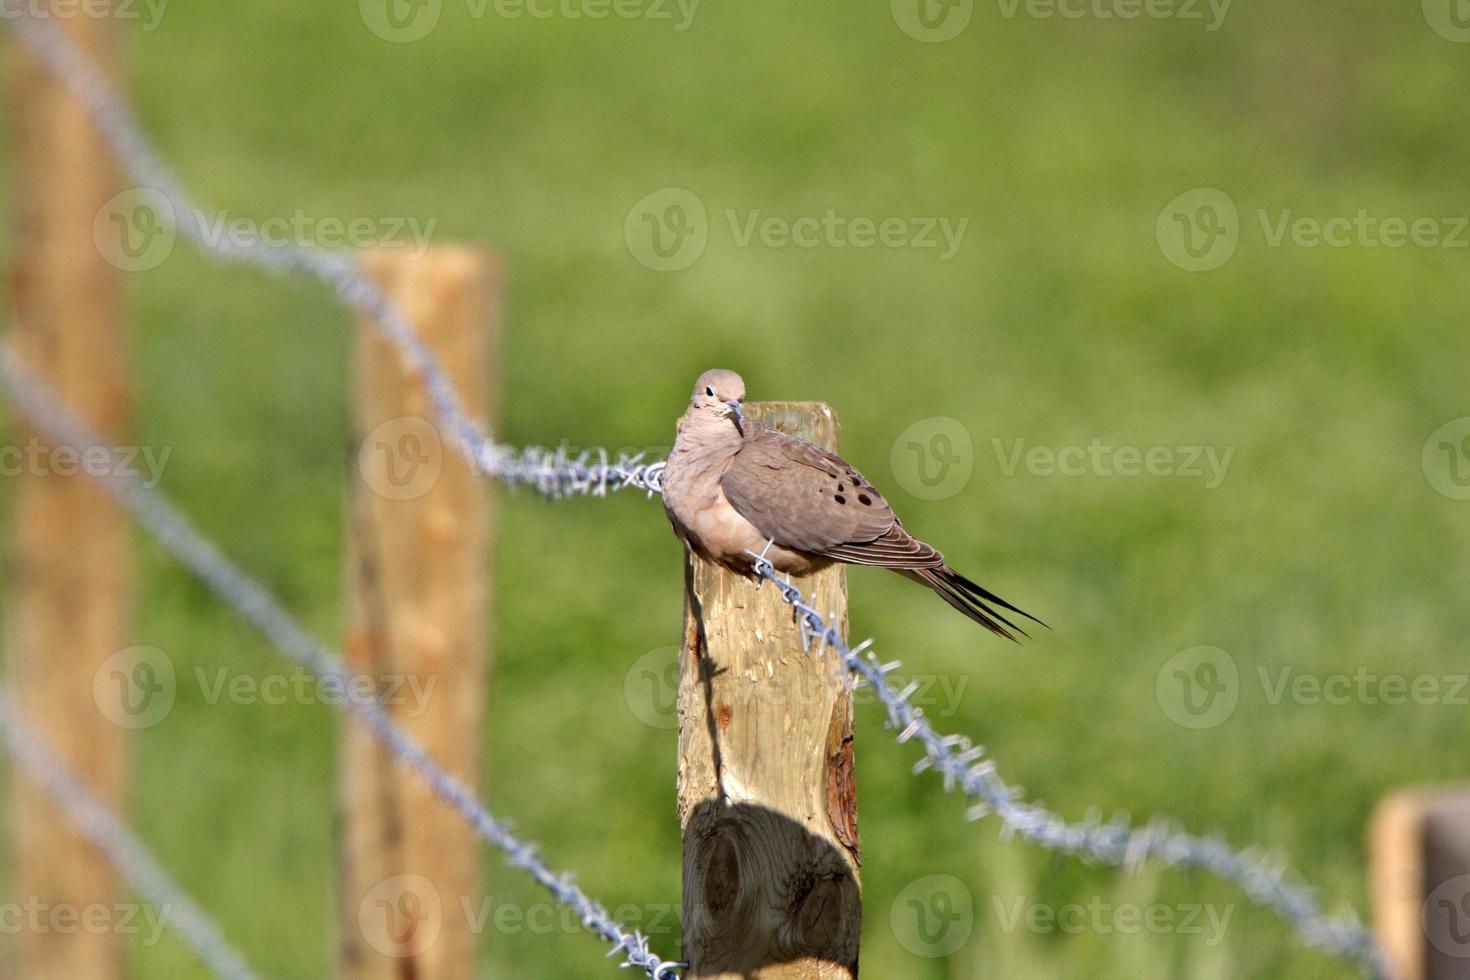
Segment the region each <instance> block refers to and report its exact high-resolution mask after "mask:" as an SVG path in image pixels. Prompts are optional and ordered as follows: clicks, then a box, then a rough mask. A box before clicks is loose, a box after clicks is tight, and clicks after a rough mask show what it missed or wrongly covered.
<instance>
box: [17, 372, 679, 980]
mask: <svg viewBox="0 0 1470 980" xmlns="http://www.w3.org/2000/svg"><path fill="white" fill-rule="evenodd" d="M0 386H3V387H4V389H5V390H6V391H7V392H8V394H9V395H10V399H11V401H12V402H13V403H14V404H15V405H16V406H17V407H18V408H19V409H20V411H21V412H22V413H23V414H24V415H25V416H26V417H27V418H28V419H29V420H30V421H31V423H32V424H33V425H34V426H36V428H38V429H39V430H41V431H42V432H44V433H46V435H47V436H48V437H49V438H51V439H53V440H54V441H56V442H57V443H60V444H64V445H68V446H71V447H72V448H73V449H74V450H76V451H77V452H78V453H85V452H87V451H89V450H91V451H93V452H95V451H96V450H97V449H99V448H100V449H102V450H105V451H106V452H108V453H109V454H110V455H111V457H112V458H113V459H114V461H118V460H119V454H118V453H117V451H116V450H115V449H114V448H112V447H110V446H107V445H106V443H105V442H103V441H102V440H101V439H99V438H98V436H97V435H96V434H95V433H94V432H92V431H91V430H90V429H89V428H88V427H87V426H85V425H84V424H83V423H82V422H81V421H80V420H79V419H77V418H76V417H75V415H73V414H72V413H71V412H70V411H69V410H68V409H67V408H66V407H65V406H63V405H62V404H61V402H60V401H59V400H58V399H57V397H56V394H55V392H54V391H53V390H52V389H51V388H50V386H48V385H46V384H45V383H44V382H43V381H41V380H40V379H39V378H37V377H35V376H34V375H33V374H31V373H30V372H29V370H28V369H27V368H26V366H25V365H24V364H23V363H22V362H21V360H20V358H19V357H18V356H17V355H16V354H15V352H14V351H10V350H6V351H5V352H4V353H3V356H0ZM102 470H103V468H102V467H89V468H87V473H88V475H89V476H92V477H94V478H95V479H97V480H98V481H99V482H100V483H101V484H102V486H103V487H105V488H106V489H107V490H108V492H109V493H111V494H112V496H113V497H114V498H116V499H117V500H118V502H119V503H120V504H122V506H123V507H124V508H125V509H127V510H128V511H129V512H130V513H132V515H133V516H134V517H135V518H136V519H137V521H138V522H139V523H140V524H141V525H142V526H143V527H144V528H146V529H147V530H148V531H150V532H151V533H152V534H153V536H154V538H155V539H156V540H157V541H158V542H159V544H161V545H162V546H163V547H164V549H165V550H167V551H169V552H170V553H171V554H173V556H174V557H175V558H177V559H178V560H179V561H180V562H181V563H182V564H183V565H184V566H185V567H186V568H188V569H189V570H190V571H192V572H193V573H194V574H195V575H196V576H198V577H199V579H200V580H202V581H203V582H204V583H205V584H206V585H208V586H209V587H210V588H211V589H213V590H214V592H215V593H216V594H217V595H218V596H219V597H220V598H221V599H223V600H224V601H225V603H226V604H227V605H229V606H230V607H231V608H232V609H234V610H235V611H236V612H237V613H239V615H240V616H241V617H242V618H244V619H245V620H246V621H247V622H249V623H250V624H252V625H253V626H255V627H256V628H257V629H258V630H260V632H261V633H263V634H264V635H265V636H266V637H267V638H268V639H269V640H270V641H271V642H272V643H273V644H274V645H275V646H276V647H277V649H279V650H280V651H281V652H282V653H284V654H285V655H286V656H287V657H289V658H291V659H292V660H294V661H296V662H297V663H298V664H301V665H302V666H303V667H305V668H306V669H307V670H309V671H311V672H312V673H313V674H315V675H316V676H317V677H320V678H322V679H323V680H328V681H333V682H334V683H335V684H336V685H337V688H338V689H340V690H342V691H343V692H345V693H344V697H343V699H342V701H341V702H340V703H338V702H336V701H335V700H334V706H336V707H338V708H339V709H340V710H342V711H344V712H347V713H350V714H352V715H353V716H355V717H356V718H357V719H358V720H359V721H361V722H362V723H363V724H364V725H366V726H367V728H368V730H369V731H371V732H372V733H373V735H374V736H376V737H377V739H378V740H379V741H380V742H382V744H383V745H384V746H385V747H386V748H387V749H388V750H389V751H390V752H392V753H393V754H394V755H395V756H397V757H398V758H399V759H401V760H402V761H403V762H404V763H405V764H407V765H408V766H409V768H411V769H412V770H413V771H414V772H416V773H417V774H418V775H419V776H420V777H421V778H422V779H423V780H424V781H425V782H427V783H428V784H429V786H430V788H432V789H433V791H434V793H435V795H437V796H438V797H439V798H440V799H441V800H442V801H443V802H445V803H446V804H448V805H449V806H450V807H452V808H453V809H454V810H456V811H458V812H459V814H460V815H461V816H463V817H464V818H465V820H466V821H467V822H468V823H469V824H470V826H471V827H472V828H473V829H474V831H475V833H476V834H477V835H478V836H479V837H480V838H481V839H483V840H485V841H486V842H488V843H489V844H491V845H492V846H494V847H496V848H497V849H499V850H501V851H502V852H504V854H505V858H506V861H507V863H509V864H510V865H511V866H512V867H515V868H519V869H520V870H521V871H524V872H525V873H526V874H527V875H529V876H530V877H531V878H532V879H533V880H534V881H536V882H537V883H538V884H539V885H541V886H542V887H543V888H545V889H546V890H547V891H548V892H550V893H551V895H552V897H554V898H555V899H556V900H557V901H558V902H560V903H561V904H563V905H565V906H567V907H568V908H570V909H572V910H573V911H574V912H576V913H577V915H578V916H579V917H580V919H581V921H582V923H583V925H585V926H586V927H587V928H588V929H590V930H591V931H592V932H593V933H595V934H596V935H597V936H598V937H600V938H601V939H602V940H604V941H605V942H607V943H610V944H612V950H611V952H610V953H609V955H621V956H622V957H623V958H624V963H623V965H624V966H629V967H635V968H637V969H639V970H641V971H643V973H645V974H646V975H647V976H648V977H650V978H652V980H672V978H674V977H677V976H678V969H679V967H680V966H681V964H680V963H678V962H676V961H671V960H664V959H661V958H660V957H659V956H658V955H657V954H656V953H654V952H653V951H652V950H651V949H650V948H649V941H648V938H647V937H645V936H644V935H642V933H640V932H638V931H636V930H634V931H627V930H624V929H623V928H622V926H621V925H620V924H619V923H618V921H617V920H616V919H614V918H613V917H612V915H611V914H610V913H609V912H608V911H607V909H606V908H604V907H603V906H602V905H601V904H600V903H598V902H596V901H593V900H592V899H591V898H589V897H588V896H587V895H586V894H585V893H584V892H583V891H582V890H581V889H580V888H578V887H577V886H576V885H575V884H573V883H572V879H571V877H570V876H569V875H567V874H557V873H556V872H554V871H552V870H551V868H549V867H548V866H547V864H546V863H545V862H544V861H543V860H542V859H541V857H540V856H539V854H538V853H537V848H536V846H535V845H534V844H531V843H528V842H526V841H524V840H522V839H520V838H519V837H517V836H516V835H515V834H514V833H512V831H511V829H510V827H509V825H507V824H506V823H504V822H503V821H501V820H498V819H497V818H495V817H494V816H492V815H491V814H490V812H489V811H488V810H486V809H485V807H483V806H482V805H481V804H480V803H479V802H478V800H476V798H475V796H474V794H473V793H471V792H470V790H469V789H468V788H467V787H466V786H465V785H464V784H463V783H461V782H460V781H459V780H458V779H456V778H455V777H453V776H451V775H450V774H449V773H447V772H445V771H444V769H442V768H441V767H440V766H439V765H438V764H437V763H435V762H434V760H433V759H431V758H430V757H429V755H428V753H427V752H425V751H424V749H423V748H422V747H421V746H420V745H419V744H418V743H417V742H415V741H414V740H413V739H412V738H410V737H409V736H408V735H406V734H405V733H404V732H403V731H402V730H401V729H399V728H398V727H397V726H396V725H394V724H393V722H392V720H391V719H390V718H389V717H388V714H387V712H386V711H384V710H383V708H382V706H381V705H380V704H379V703H378V701H377V700H375V699H374V698H373V697H372V696H370V695H368V694H365V693H363V692H362V691H360V690H359V689H358V687H357V685H355V684H352V683H349V681H350V678H349V676H348V674H347V672H346V670H345V669H344V668H343V666H342V663H341V660H340V658H339V657H338V656H337V655H336V654H335V653H333V652H332V651H331V650H329V649H328V648H327V647H325V646H323V645H322V644H321V643H320V642H318V641H317V640H315V639H314V638H312V636H311V635H310V634H308V633H307V632H306V630H305V629H303V628H302V626H301V625H300V624H299V623H297V621H296V620H295V619H294V618H292V616H291V615H290V614H289V613H287V612H286V610H285V608H284V607H282V606H281V604H280V602H279V601H277V599H276V598H275V597H274V596H273V595H271V593H270V592H269V591H268V590H267V589H266V588H265V587H264V586H263V585H262V584H261V583H260V582H258V581H257V580H256V579H254V578H252V577H250V576H249V575H248V574H246V573H245V572H244V571H243V570H242V569H241V568H240V567H239V566H237V565H236V564H234V563H233V562H232V561H230V559H228V558H226V557H225V556H224V554H222V553H221V552H220V551H219V549H218V548H217V547H215V545H214V544H213V543H212V542H210V541H209V540H208V539H206V538H205V537H204V536H203V535H202V534H200V533H199V531H197V530H196V529H195V528H194V527H193V525H192V524H191V523H190V522H189V520H188V519H187V518H186V517H184V515H183V514H182V513H180V512H179V511H178V510H177V509H176V508H175V507H174V505H173V504H172V503H170V502H169V500H168V499H167V498H165V497H164V496H163V495H162V494H160V493H158V492H157V491H156V490H152V489H149V488H148V487H147V486H145V485H144V483H143V481H142V480H141V479H140V478H139V477H137V476H136V475H132V471H131V470H130V469H129V468H127V467H125V466H123V465H112V466H108V467H106V468H105V472H103V471H102Z"/></svg>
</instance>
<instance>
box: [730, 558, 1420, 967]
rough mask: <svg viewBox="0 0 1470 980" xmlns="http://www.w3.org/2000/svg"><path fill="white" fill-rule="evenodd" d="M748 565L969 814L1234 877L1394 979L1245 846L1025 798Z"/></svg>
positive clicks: (1353, 926)
mask: <svg viewBox="0 0 1470 980" xmlns="http://www.w3.org/2000/svg"><path fill="white" fill-rule="evenodd" d="M754 571H755V574H756V575H757V577H758V580H759V581H760V582H771V583H772V584H774V585H775V587H776V589H777V591H779V592H780V593H781V598H782V599H783V600H784V601H785V602H786V603H787V604H788V605H790V606H791V607H792V609H794V610H795V611H796V614H797V615H798V616H799V617H800V618H801V619H802V622H803V624H804V626H805V629H806V630H807V631H809V632H810V633H812V634H814V635H820V636H822V637H824V638H825V639H826V641H827V643H828V644H830V645H831V646H832V648H833V649H834V650H836V651H837V653H838V654H839V655H840V656H841V657H842V659H843V661H844V662H845V663H846V664H847V667H848V669H849V670H850V671H852V672H853V673H855V674H857V675H859V676H860V677H862V679H863V680H864V681H865V682H866V683H867V684H869V685H871V686H872V688H873V691H874V693H875V694H876V696H877V699H878V702H879V703H880V704H881V705H882V706H883V709H884V710H885V711H886V712H887V715H888V717H887V726H888V727H889V728H890V729H892V730H894V731H896V732H897V733H898V736H897V738H898V741H899V742H902V743H907V742H911V741H917V742H918V743H919V744H920V746H922V748H923V750H924V756H923V758H922V759H920V760H919V762H918V763H917V764H915V766H914V772H915V773H916V774H917V773H922V772H928V771H930V770H933V771H936V772H938V773H939V774H940V776H941V777H942V778H943V780H944V788H945V790H946V791H947V792H953V791H954V790H956V789H958V790H959V791H960V792H962V793H963V794H964V795H965V796H966V797H968V798H969V799H970V801H971V805H970V807H969V808H968V809H967V810H966V813H965V817H966V819H969V820H978V819H979V818H981V817H983V816H988V815H989V814H992V813H993V814H995V815H996V816H998V817H999V818H1000V820H1001V823H1002V829H1003V831H1008V832H1010V833H1013V834H1015V835H1017V836H1019V837H1021V838H1022V839H1023V840H1025V841H1027V842H1028V843H1030V844H1033V845H1035V846H1037V847H1041V848H1044V849H1046V850H1050V851H1057V852H1061V853H1067V854H1073V855H1076V856H1078V857H1080V858H1082V859H1084V860H1095V861H1100V862H1103V863H1105V864H1111V865H1117V866H1120V867H1124V868H1129V869H1132V868H1136V867H1137V866H1138V865H1140V864H1141V863H1143V862H1144V861H1146V860H1150V859H1151V860H1154V861H1158V862H1160V863H1162V864H1165V865H1170V866H1175V867H1184V868H1199V869H1202V870H1204V871H1207V872H1209V873H1210V874H1212V875H1214V876H1216V877H1218V878H1222V879H1224V880H1226V881H1230V882H1233V883H1234V884H1235V885H1237V886H1238V887H1239V888H1240V889H1241V890H1242V891H1243V892H1245V894H1246V895H1247V896H1248V897H1249V898H1250V899H1251V900H1252V901H1254V902H1256V903H1258V904H1260V905H1263V906H1265V907H1267V908H1269V909H1271V910H1272V911H1274V912H1275V913H1276V914H1277V915H1279V916H1280V917H1281V918H1282V919H1283V920H1284V921H1285V922H1286V923H1287V924H1288V925H1290V926H1291V927H1292V928H1293V929H1295V930H1296V932H1297V935H1299V936H1300V937H1301V939H1302V941H1303V942H1305V943H1306V944H1307V945H1308V946H1313V947H1316V948H1318V949H1322V950H1325V951H1326V952H1329V953H1333V954H1336V955H1339V956H1344V957H1347V958H1349V959H1352V960H1354V961H1356V962H1357V963H1358V964H1359V965H1360V966H1361V967H1362V969H1363V970H1364V972H1365V973H1366V974H1367V975H1368V976H1369V977H1372V978H1373V980H1390V978H1391V976H1392V974H1391V972H1390V970H1389V967H1388V961H1387V959H1386V958H1385V956H1384V954H1383V951H1382V950H1381V949H1379V947H1378V943H1377V941H1376V940H1375V939H1374V937H1373V934H1372V933H1371V932H1370V931H1368V930H1367V929H1365V928H1364V927H1363V926H1362V925H1361V924H1360V923H1359V922H1358V921H1357V920H1356V919H1354V918H1350V917H1343V918H1329V917H1328V916H1327V915H1326V914H1325V913H1324V912H1323V911H1322V908H1321V906H1320V905H1319V904H1318V902H1317V899H1316V896H1315V895H1314V893H1313V892H1312V890H1311V889H1310V888H1307V887H1306V886H1304V885H1300V884H1295V883H1292V882H1290V881H1288V880H1287V870H1286V865H1285V863H1284V862H1280V861H1279V860H1275V859H1266V858H1262V857H1260V856H1258V855H1254V854H1252V853H1251V852H1250V851H1243V852H1236V851H1234V850H1232V849H1231V848H1230V847H1229V845H1227V844H1226V843H1225V842H1224V841H1222V840H1219V839H1217V838H1213V837H1195V836H1192V835H1190V834H1186V833H1182V832H1175V831H1172V830H1170V828H1169V826H1168V825H1167V824H1165V823H1163V822H1160V821H1157V820H1156V821H1153V822H1151V823H1149V824H1147V825H1145V826H1143V827H1140V828H1134V827H1132V826H1131V825H1130V824H1129V823H1128V822H1127V820H1126V819H1124V818H1121V817H1120V818H1116V819H1114V820H1111V821H1108V822H1107V823H1104V822H1103V821H1102V819H1101V816H1100V815H1099V814H1097V813H1092V814H1089V815H1088V816H1087V817H1086V819H1084V820H1083V822H1082V823H1078V824H1068V823H1067V822H1066V821H1065V820H1063V819H1062V818H1061V817H1060V816H1058V815H1056V814H1054V813H1051V812H1050V811H1048V810H1047V809H1046V808H1045V807H1042V806H1040V805H1038V804H1035V803H1028V802H1025V800H1024V799H1023V794H1022V792H1021V788H1020V787H1019V786H1010V785H1007V784H1006V783H1005V782H1004V781H1003V780H1002V779H1001V778H1000V776H999V775H998V773H997V772H996V767H995V763H994V761H993V760H991V759H989V758H988V757H986V755H985V750H984V748H983V747H981V746H978V745H973V744H972V743H971V742H970V740H969V739H967V738H964V737H962V736H957V735H948V736H946V735H941V734H939V732H937V731H936V730H935V729H934V726H933V724H931V723H930V721H929V719H928V718H926V717H925V716H924V711H923V709H922V708H919V707H916V706H915V705H914V704H913V703H912V701H911V700H910V697H911V696H912V694H913V692H914V685H913V684H910V685H908V687H906V688H904V689H903V690H901V691H900V690H897V689H895V688H894V687H893V685H891V684H889V683H888V678H887V674H888V673H889V671H890V669H891V666H885V665H883V664H881V663H879V661H878V659H877V657H876V656H875V655H874V654H873V653H872V651H871V650H870V649H869V645H870V643H871V641H865V642H863V643H861V644H859V645H858V646H857V647H852V648H849V647H848V645H847V643H846V642H845V641H844V640H843V639H842V636H841V634H840V633H839V632H838V631H837V629H836V627H835V626H834V625H832V624H830V623H828V622H827V620H825V619H824V618H823V617H822V614H821V613H820V612H818V611H817V609H816V608H815V607H813V606H812V605H810V604H809V603H808V602H807V601H806V599H805V598H804V597H803V596H802V594H801V590H800V589H799V588H797V587H796V586H795V585H793V584H792V583H791V582H790V581H783V580H782V579H781V578H780V577H779V576H778V575H777V574H776V569H775V567H774V566H773V565H772V564H771V563H770V561H768V560H767V559H765V558H762V557H760V556H756V557H755V564H754ZM865 654H866V655H865Z"/></svg>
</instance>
